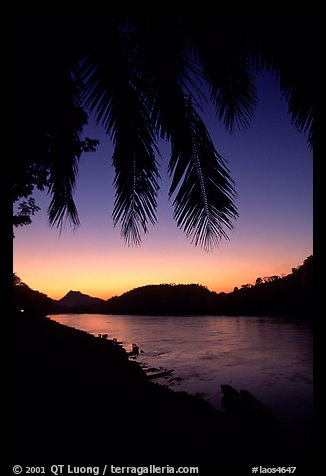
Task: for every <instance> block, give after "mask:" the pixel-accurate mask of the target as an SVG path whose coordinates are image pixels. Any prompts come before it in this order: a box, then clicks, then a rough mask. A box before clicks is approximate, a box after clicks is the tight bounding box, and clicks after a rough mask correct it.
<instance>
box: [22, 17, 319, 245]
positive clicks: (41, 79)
mask: <svg viewBox="0 0 326 476" xmlns="http://www.w3.org/2000/svg"><path fill="white" fill-rule="evenodd" d="M43 20H44V21H43V22H42V21H40V19H39V18H38V17H34V16H33V15H31V16H29V17H28V21H27V22H26V21H24V19H23V18H21V19H20V20H19V21H18V24H17V38H20V43H21V44H20V46H19V48H18V50H19V55H18V56H17V58H18V60H17V62H16V66H17V65H18V67H16V70H17V71H16V72H17V75H16V78H17V87H16V91H17V96H18V100H17V103H16V104H17V105H16V113H15V117H16V118H17V119H16V123H15V130H16V129H17V130H19V131H20V136H19V139H18V138H17V141H15V142H16V144H15V148H16V159H15V160H16V162H15V165H16V167H15V170H17V181H16V182H17V184H18V185H19V183H21V182H22V180H21V178H22V177H24V176H25V177H27V180H28V186H27V187H22V186H19V187H18V188H19V190H21V191H19V190H18V192H17V193H16V194H15V197H16V198H15V200H16V199H17V197H18V198H19V197H22V196H23V197H26V193H27V192H26V190H28V191H29V192H30V191H31V190H32V189H33V187H34V185H36V186H37V187H39V188H42V187H44V186H49V192H50V194H51V196H52V200H51V203H50V207H49V211H48V214H49V220H50V223H51V224H52V225H55V226H59V227H61V226H62V224H63V222H64V220H65V219H70V221H71V222H72V224H73V225H74V226H76V225H78V223H79V219H78V214H77V210H76V206H75V203H74V200H73V191H74V186H75V182H76V177H77V173H78V163H79V158H80V156H81V154H82V152H83V141H82V140H81V134H82V130H83V125H84V124H85V123H86V121H87V113H88V112H93V113H94V114H95V117H96V120H97V122H98V123H99V124H102V125H103V127H104V128H105V130H106V132H107V134H108V136H109V138H110V139H111V140H112V142H113V145H114V153H113V158H112V159H113V165H114V167H115V179H114V186H115V189H116V194H115V203H114V209H113V214H112V215H113V221H114V225H117V224H118V223H120V224H121V231H122V235H123V237H124V238H125V240H126V242H127V243H129V244H131V243H136V244H139V243H140V241H141V235H142V233H146V232H147V230H148V224H149V223H154V222H155V220H156V208H157V203H156V200H157V191H158V188H159V185H158V180H159V172H158V163H157V156H158V155H159V152H158V149H157V140H158V138H164V139H165V140H167V141H169V142H170V143H171V147H172V155H171V158H170V163H169V173H170V175H171V179H172V183H171V188H170V192H169V195H170V197H172V196H173V200H174V201H173V204H174V207H175V208H174V209H175V219H176V221H177V225H178V226H179V227H180V228H181V229H182V230H184V231H185V233H186V234H187V236H189V237H190V238H191V239H192V241H193V243H195V244H196V245H199V246H202V247H204V248H205V249H210V248H211V247H212V246H214V245H216V244H217V243H218V242H219V241H220V239H221V238H226V237H227V231H228V230H229V229H231V228H232V222H233V220H234V219H235V218H236V216H237V210H236V207H235V204H234V200H235V189H234V183H233V181H232V180H231V177H230V175H229V170H228V168H227V166H226V164H225V162H224V160H223V158H222V157H221V156H220V154H219V153H218V152H217V151H216V149H215V146H214V144H213V142H212V140H211V138H210V136H209V133H208V131H207V129H206V127H205V125H204V123H203V121H202V120H201V118H200V115H199V112H198V111H199V110H200V108H201V107H202V106H203V104H204V102H205V101H206V100H208V97H210V100H211V101H212V102H213V104H214V106H215V109H216V114H217V117H218V119H219V120H221V121H223V123H224V125H225V127H226V129H227V130H229V131H230V132H232V131H234V130H235V129H236V128H241V127H246V126H248V124H249V122H250V119H251V117H252V115H253V112H254V108H255V104H256V88H255V78H256V73H257V71H259V70H261V69H268V70H270V71H271V72H272V73H273V74H274V75H275V76H276V78H277V80H278V82H279V85H280V90H281V94H282V95H283V97H284V98H285V100H286V101H287V103H288V108H289V113H290V115H291V121H292V123H293V125H294V126H295V127H296V128H297V129H298V130H299V131H300V132H303V133H305V134H306V135H307V137H308V141H309V143H310V144H312V141H313V132H312V131H313V110H312V97H311V96H312V87H311V69H312V68H311V44H310V40H309V38H307V37H305V40H304V41H301V42H300V43H299V39H300V38H301V32H302V31H305V29H307V28H309V25H308V27H307V28H305V27H306V25H305V22H306V18H305V16H303V15H301V14H294V16H293V15H292V14H291V15H290V14H284V15H281V16H280V15H276V14H272V15H265V14H259V15H253V14H230V13H216V14H191V13H190V14H168V15H160V14H155V13H154V14H152V13H151V14H139V15H137V14H134V13H132V14H112V15H102V16H101V15H98V14H89V15H87V16H86V15H84V14H79V15H77V16H75V15H72V14H67V15H63V16H61V15H60V14H58V15H57V14H56V15H53V16H51V15H46V14H45V15H44V17H43ZM31 32H33V34H31ZM86 32H87V34H86ZM276 32H277V33H276ZM299 44H300V47H298V45H299ZM29 69H30V74H29V75H26V73H25V72H26V71H28V70H29ZM26 76H28V77H26ZM23 77H25V78H26V79H24V81H20V78H23ZM203 86H204V87H203ZM206 90H207V97H206V95H205V94H204V91H206ZM20 113H22V114H20ZM21 116H22V117H23V118H24V120H23V122H24V128H23V130H21V122H22V120H21ZM25 144H30V146H31V147H32V149H33V152H34V154H33V156H32V155H31V156H26V154H25ZM28 170H36V171H37V170H39V171H40V174H41V176H40V177H37V173H36V176H35V174H30V173H28ZM22 171H23V173H21V172H22ZM24 171H26V173H25V172H24ZM24 173H25V175H24ZM46 175H47V176H46ZM44 177H46V178H44Z"/></svg>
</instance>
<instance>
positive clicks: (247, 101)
mask: <svg viewBox="0 0 326 476" xmlns="http://www.w3.org/2000/svg"><path fill="white" fill-rule="evenodd" d="M217 22H218V26H217V25H216V23H217ZM184 23H185V25H184V27H185V29H186V30H187V32H188V34H189V38H190V42H191V49H192V55H193V57H194V58H195V60H196V61H197V62H198V64H199V65H201V67H202V69H203V75H204V78H205V80H206V81H207V83H208V85H209V89H210V96H211V100H212V101H213V103H214V104H215V107H216V112H217V116H218V118H219V119H220V120H222V121H223V123H224V125H225V127H226V129H227V130H229V131H230V132H233V131H234V130H235V128H236V127H237V128H239V129H240V128H242V127H248V125H249V123H250V120H251V118H252V115H253V113H254V110H255V106H256V96H257V94H256V87H255V80H256V67H255V64H254V63H253V62H252V61H251V59H250V56H249V55H248V54H247V49H246V46H247V45H246V43H243V42H242V37H243V29H244V26H243V21H242V22H240V21H239V19H238V18H237V16H236V15H228V14H217V15H216V16H215V15H207V14H204V15H200V16H199V17H197V16H194V15H193V14H189V15H186V16H185V18H184Z"/></svg>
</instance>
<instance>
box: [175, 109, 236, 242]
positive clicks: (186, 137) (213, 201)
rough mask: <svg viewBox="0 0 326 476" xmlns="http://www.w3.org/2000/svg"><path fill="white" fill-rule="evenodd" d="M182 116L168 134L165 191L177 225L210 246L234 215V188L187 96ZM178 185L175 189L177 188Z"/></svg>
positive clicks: (224, 232)
mask: <svg viewBox="0 0 326 476" xmlns="http://www.w3.org/2000/svg"><path fill="white" fill-rule="evenodd" d="M184 107H185V111H184V112H185V120H184V122H183V124H182V128H181V127H180V128H179V134H178V136H176V135H174V136H173V138H172V156H171V160H170V164H169V172H170V175H171V176H173V180H172V184H171V187H170V191H169V196H170V197H171V196H172V195H173V193H174V192H176V196H175V198H174V201H173V205H174V207H175V211H174V217H175V219H176V222H177V225H178V226H179V227H180V228H181V229H182V230H184V232H185V233H186V235H187V236H188V237H190V238H191V239H192V242H193V243H194V244H195V245H199V246H201V247H203V248H204V249H205V250H210V249H211V248H212V247H213V246H215V245H217V244H218V243H219V242H220V240H221V238H222V237H223V238H228V236H227V233H226V231H225V229H231V228H232V227H233V224H232V220H233V219H235V218H236V217H237V215H238V214H237V210H236V207H235V205H234V202H233V200H234V197H235V190H234V187H233V182H232V180H231V178H230V176H229V171H228V169H227V167H226V165H225V163H224V161H223V159H222V157H221V156H220V155H219V154H218V153H217V151H216V150H215V147H214V144H213V143H212V140H211V138H210V136H209V133H208V131H207V129H206V127H205V125H204V123H203V122H202V120H201V118H200V116H199V115H198V113H197V112H196V111H195V109H194V108H193V106H192V103H191V101H190V100H188V101H187V102H185V104H184ZM177 188H178V190H177Z"/></svg>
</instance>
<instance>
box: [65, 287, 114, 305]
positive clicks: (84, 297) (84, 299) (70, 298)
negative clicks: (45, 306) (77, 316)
mask: <svg viewBox="0 0 326 476" xmlns="http://www.w3.org/2000/svg"><path fill="white" fill-rule="evenodd" d="M104 302H105V301H104V300H103V299H100V298H96V297H92V296H89V295H88V294H83V293H81V292H80V291H69V292H68V293H67V294H66V295H65V296H64V297H63V298H61V299H59V300H58V301H57V304H59V305H60V306H64V307H75V306H90V305H94V304H95V305H98V304H103V303H104Z"/></svg>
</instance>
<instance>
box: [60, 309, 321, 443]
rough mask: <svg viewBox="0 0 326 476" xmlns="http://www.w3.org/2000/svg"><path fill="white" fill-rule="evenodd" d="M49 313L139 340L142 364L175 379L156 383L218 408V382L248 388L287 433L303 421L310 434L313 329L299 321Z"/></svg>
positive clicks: (72, 323) (63, 320) (118, 336)
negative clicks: (163, 370)
mask: <svg viewBox="0 0 326 476" xmlns="http://www.w3.org/2000/svg"><path fill="white" fill-rule="evenodd" d="M51 317H52V319H55V320H56V321H58V322H61V323H63V324H65V325H69V326H72V327H75V328H78V329H82V330H85V331H87V332H90V333H92V334H94V335H98V334H100V333H101V334H105V333H107V334H109V338H116V339H118V340H119V341H122V342H123V345H124V346H125V348H126V350H128V351H129V350H131V345H132V343H136V344H137V345H138V346H139V347H140V349H141V351H143V352H144V353H141V354H140V355H139V356H138V357H137V361H138V362H139V363H141V364H145V363H146V364H147V365H148V366H149V367H156V368H159V367H163V368H167V369H173V370H174V372H173V376H174V379H171V378H170V379H169V378H166V379H164V378H163V379H160V380H159V381H160V383H163V384H166V385H169V386H171V387H173V388H175V390H184V391H187V392H190V393H194V394H200V395H201V396H203V398H205V399H207V400H209V401H210V403H211V404H212V405H214V406H215V407H216V408H218V409H222V406H221V395H220V385H221V384H226V383H230V384H231V385H232V386H234V387H235V388H237V389H247V390H249V391H250V392H252V393H253V394H254V395H255V396H256V397H257V398H259V399H260V400H262V401H263V402H264V403H265V404H266V405H268V406H269V407H271V408H272V409H273V410H274V411H275V412H276V413H277V415H278V418H279V421H280V423H281V425H284V426H286V431H287V432H291V431H292V432H293V433H294V436H295V435H296V434H297V427H300V425H301V429H302V430H303V428H304V437H305V438H307V439H308V438H309V435H310V431H311V420H312V374H313V372H312V331H311V328H310V327H309V326H308V325H306V324H303V323H302V322H294V321H293V320H288V319H280V318H271V317H268V318H265V317H263V318H261V317H224V316H186V317H183V316H182V317H180V316H178V317H173V316H164V317H158V316H155V317H152V316H127V315H125V316H112V315H94V314H89V315H88V314H67V315H56V316H51ZM176 377H177V379H176V380H175V378H176ZM291 422H292V424H291ZM300 433H301V435H302V431H301V432H300ZM291 437H293V435H291Z"/></svg>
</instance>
